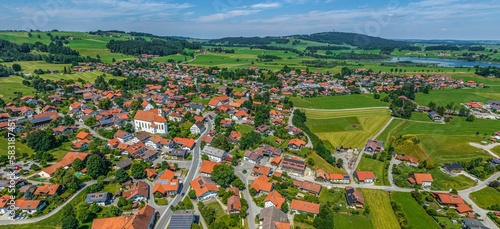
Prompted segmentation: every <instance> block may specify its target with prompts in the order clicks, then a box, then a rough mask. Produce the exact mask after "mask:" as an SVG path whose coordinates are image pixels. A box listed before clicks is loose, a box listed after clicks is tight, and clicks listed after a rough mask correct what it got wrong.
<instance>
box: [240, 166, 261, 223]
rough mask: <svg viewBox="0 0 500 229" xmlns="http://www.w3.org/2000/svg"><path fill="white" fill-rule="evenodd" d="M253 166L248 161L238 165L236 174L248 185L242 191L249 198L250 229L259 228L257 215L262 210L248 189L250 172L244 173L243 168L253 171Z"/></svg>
mask: <svg viewBox="0 0 500 229" xmlns="http://www.w3.org/2000/svg"><path fill="white" fill-rule="evenodd" d="M253 166H254V165H252V164H248V163H246V162H243V165H242V166H238V167H236V169H235V173H236V175H237V176H238V177H240V179H241V180H242V181H243V182H244V183H245V187H247V188H245V189H244V190H242V192H243V197H245V200H247V202H248V216H247V221H248V228H249V229H256V228H257V225H255V217H256V216H257V214H259V213H260V210H261V209H262V208H260V207H257V205H256V204H255V202H254V201H253V198H252V195H250V192H249V191H248V179H247V178H248V175H249V173H247V174H243V170H247V171H252V168H253Z"/></svg>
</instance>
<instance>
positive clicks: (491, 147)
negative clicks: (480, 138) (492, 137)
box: [469, 142, 500, 158]
mask: <svg viewBox="0 0 500 229" xmlns="http://www.w3.org/2000/svg"><path fill="white" fill-rule="evenodd" d="M469 145H471V146H474V147H476V148H479V149H482V150H484V151H486V152H488V153H489V154H491V156H493V157H494V158H500V156H498V155H497V154H496V153H494V152H493V151H491V149H493V148H495V147H496V146H500V143H493V144H489V145H481V144H478V143H475V142H469Z"/></svg>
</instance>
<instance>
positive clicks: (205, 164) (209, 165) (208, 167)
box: [200, 160, 219, 174]
mask: <svg viewBox="0 0 500 229" xmlns="http://www.w3.org/2000/svg"><path fill="white" fill-rule="evenodd" d="M218 164H219V163H217V162H214V161H209V160H203V161H202V162H201V166H200V173H206V174H212V171H214V167H215V165H218Z"/></svg>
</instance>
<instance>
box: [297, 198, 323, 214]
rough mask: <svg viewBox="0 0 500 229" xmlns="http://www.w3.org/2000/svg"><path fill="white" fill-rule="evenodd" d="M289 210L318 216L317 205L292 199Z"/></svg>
mask: <svg viewBox="0 0 500 229" xmlns="http://www.w3.org/2000/svg"><path fill="white" fill-rule="evenodd" d="M290 208H291V210H292V211H293V212H295V213H302V212H306V213H312V214H314V215H317V214H319V204H316V203H311V202H307V201H302V200H296V199H293V200H292V204H291V205H290Z"/></svg>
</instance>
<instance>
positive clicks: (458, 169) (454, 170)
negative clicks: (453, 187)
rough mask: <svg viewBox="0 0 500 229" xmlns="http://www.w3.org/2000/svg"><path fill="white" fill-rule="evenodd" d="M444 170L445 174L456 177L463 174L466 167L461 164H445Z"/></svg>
mask: <svg viewBox="0 0 500 229" xmlns="http://www.w3.org/2000/svg"><path fill="white" fill-rule="evenodd" d="M443 169H444V171H445V172H447V173H448V174H450V175H452V176H456V175H458V174H461V173H462V172H463V171H464V170H465V169H464V167H463V166H462V165H461V164H459V163H451V164H445V165H444V166H443Z"/></svg>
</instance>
